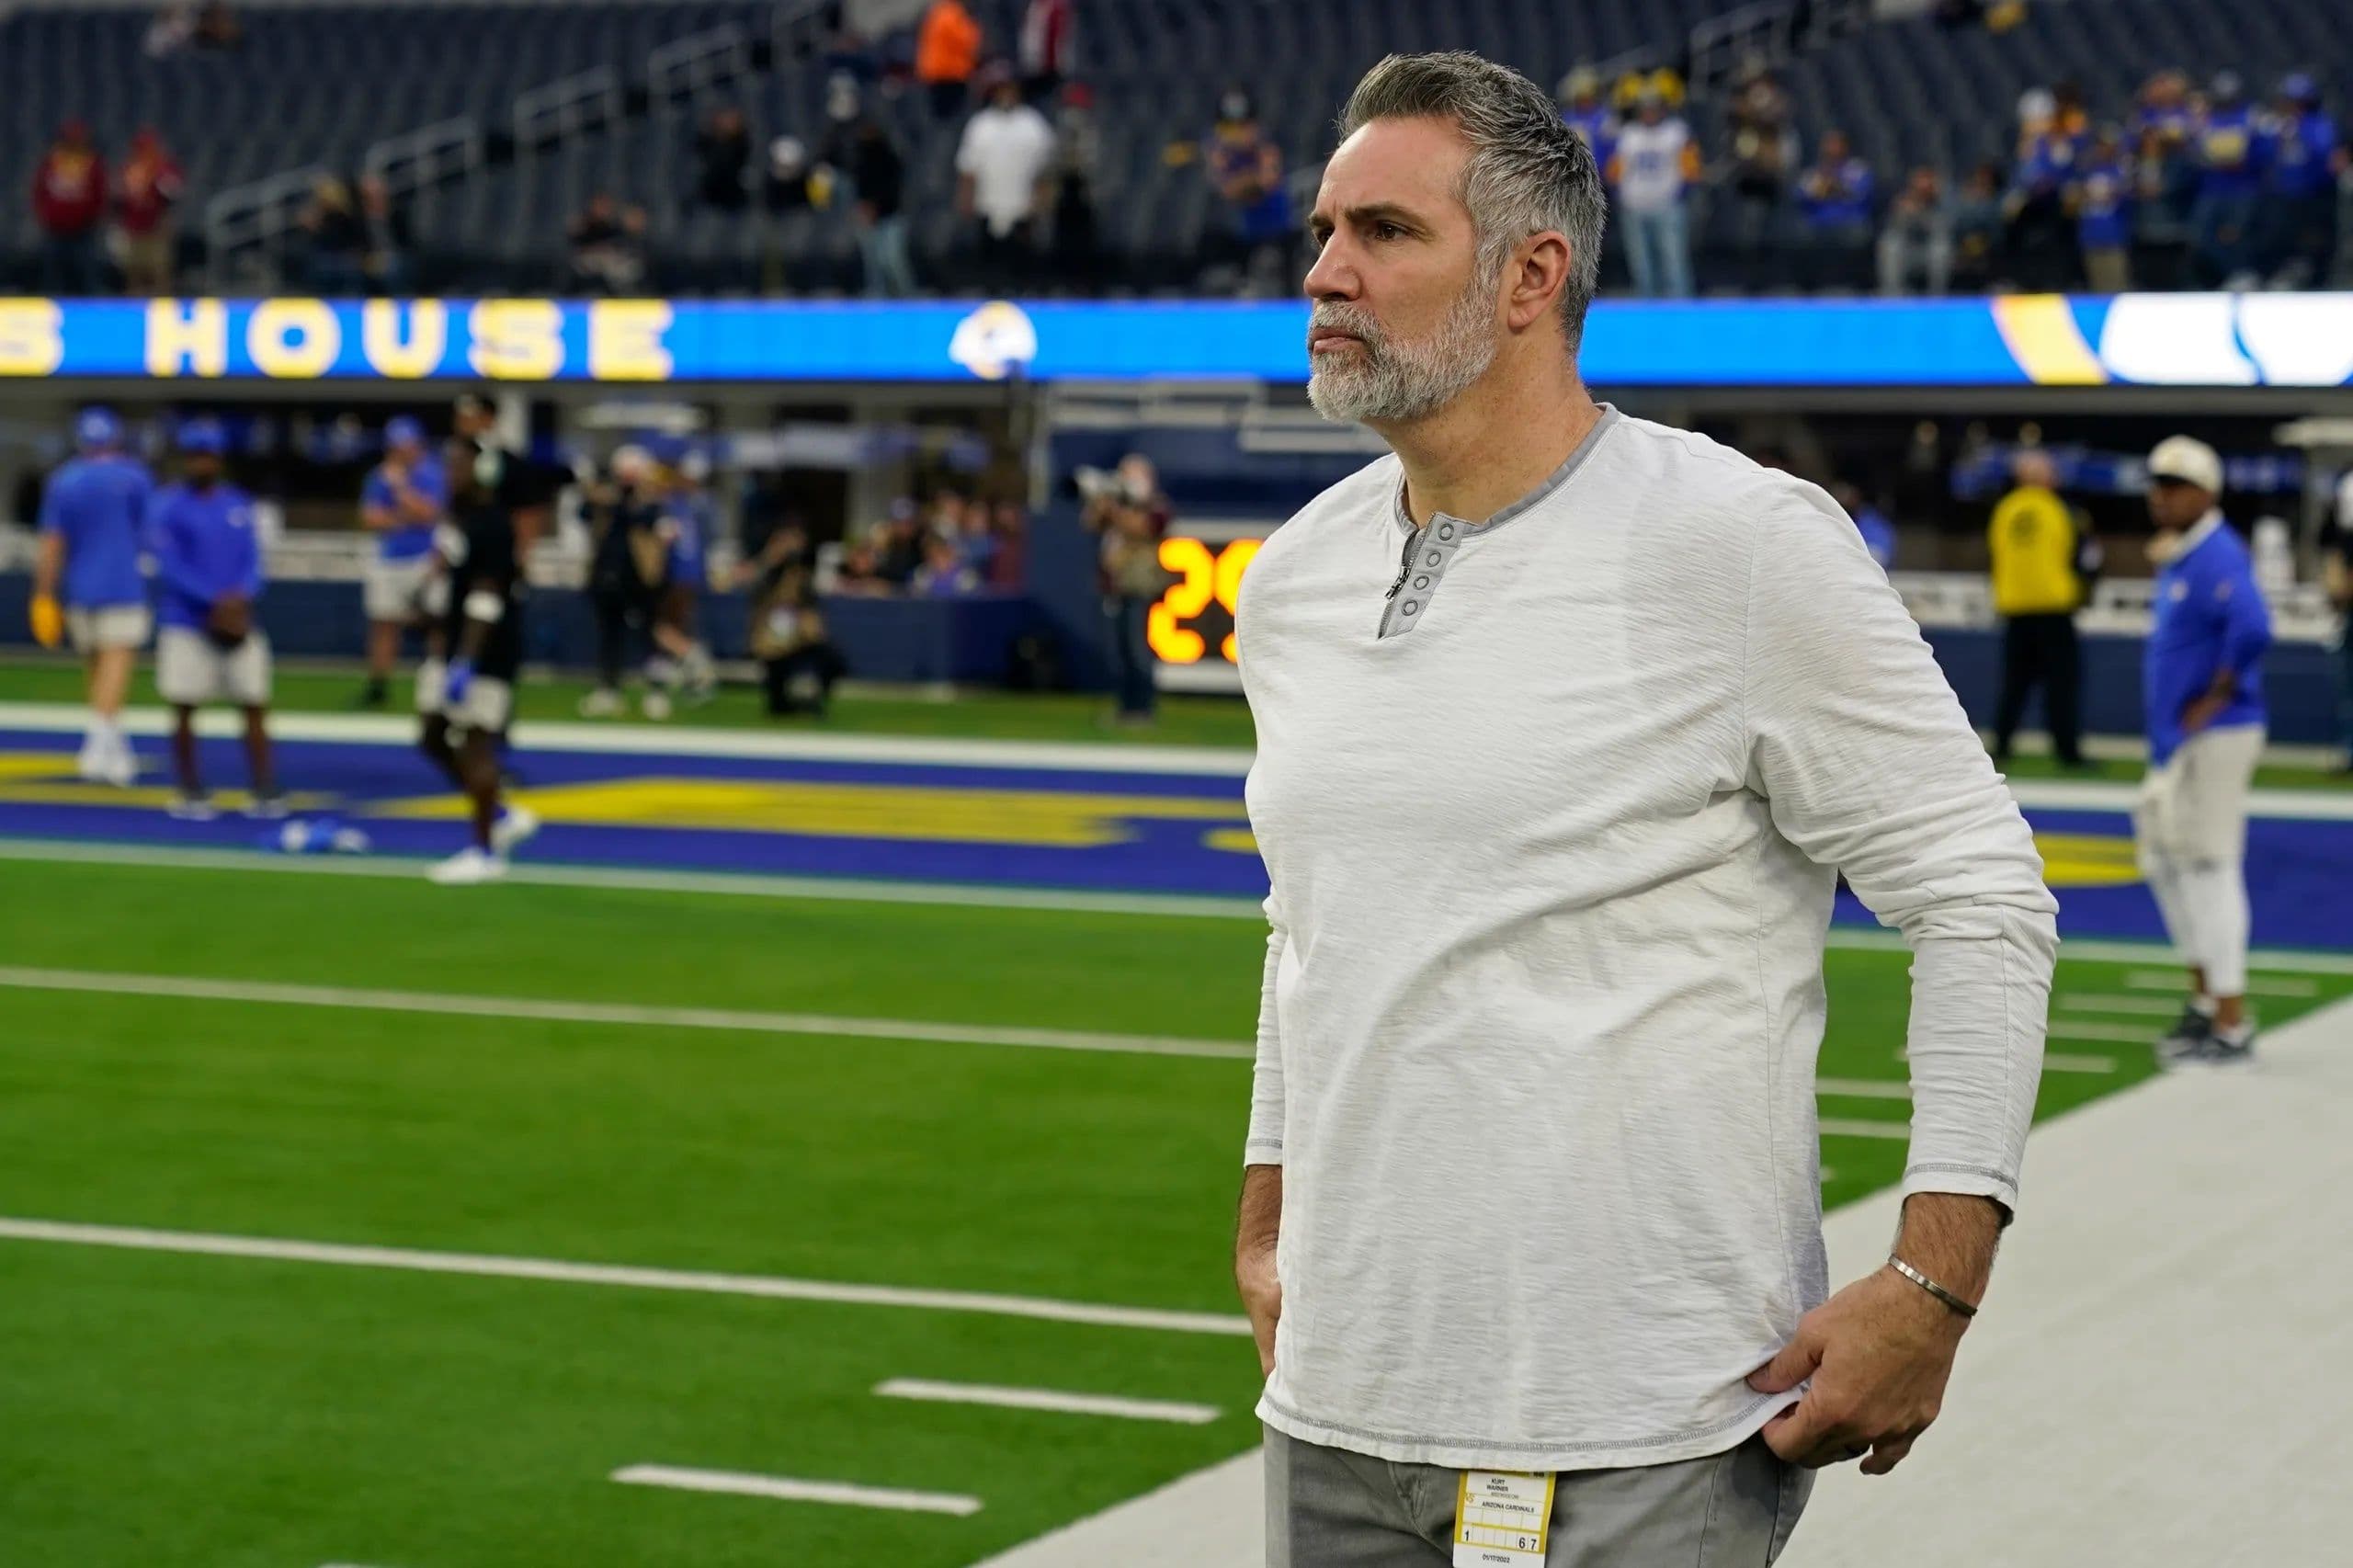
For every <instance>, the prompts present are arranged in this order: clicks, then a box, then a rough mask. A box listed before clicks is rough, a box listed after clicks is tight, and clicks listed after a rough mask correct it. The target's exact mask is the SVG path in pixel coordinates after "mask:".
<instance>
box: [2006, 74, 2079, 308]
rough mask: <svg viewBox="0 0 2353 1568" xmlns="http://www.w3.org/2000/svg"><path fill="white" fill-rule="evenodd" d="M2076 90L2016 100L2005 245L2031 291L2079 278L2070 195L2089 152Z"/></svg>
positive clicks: (2059, 286) (2040, 93)
mask: <svg viewBox="0 0 2353 1568" xmlns="http://www.w3.org/2000/svg"><path fill="white" fill-rule="evenodd" d="M2072 92H2073V89H2071V88H2067V87H2065V86H2064V85H2062V87H2061V88H2060V89H2056V90H2049V91H2046V90H2043V89H2040V88H2038V89H2036V90H2035V91H2032V92H2029V93H2028V94H2027V95H2026V96H2025V97H2023V98H2021V99H2020V100H2019V104H2018V164H2017V167H2016V169H2015V170H2014V171H2013V173H2012V175H2011V177H2010V190H2009V194H2008V196H2007V198H2006V199H2005V202H2004V206H2005V209H2006V212H2007V214H2008V220H2009V221H2008V224H2007V227H2006V231H2005V233H2004V244H2005V246H2006V250H2007V253H2008V259H2009V263H2010V267H2011V269H2012V270H2013V271H2014V272H2015V273H2016V274H2017V276H2018V280H2019V282H2020V283H2021V284H2023V285H2024V286H2025V287H2027V288H2028V289H2031V290H2046V291H2048V290H2058V289H2063V288H2065V287H2067V286H2068V285H2069V284H2070V283H2072V282H2074V281H2075V249H2076V247H2075V223H2074V222H2073V220H2072V219H2071V218H2070V216H2069V214H2068V211H2067V193H2068V189H2069V187H2071V186H2072V185H2073V184H2074V182H2075V176H2076V171H2077V169H2078V167H2079V166H2080V165H2081V162H2082V154H2083V153H2084V151H2085V147H2084V144H2083V142H2082V140H2081V137H2080V133H2079V131H2078V130H2077V126H2076V119H2077V118H2078V116H2079V115H2080V112H2081V111H2080V108H2078V107H2076V106H2075V104H2074V103H2073V102H2072V101H2071V97H2070V95H2071V94H2072Z"/></svg>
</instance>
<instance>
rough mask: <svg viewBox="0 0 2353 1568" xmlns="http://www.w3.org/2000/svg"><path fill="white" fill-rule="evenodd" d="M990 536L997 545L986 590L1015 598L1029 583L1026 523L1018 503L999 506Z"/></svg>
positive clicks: (1027, 527)
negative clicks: (992, 589)
mask: <svg viewBox="0 0 2353 1568" xmlns="http://www.w3.org/2000/svg"><path fill="white" fill-rule="evenodd" d="M989 533H990V536H991V537H992V538H993V539H994V540H995V542H996V551H995V554H994V555H993V556H992V557H991V558H990V562H989V586H990V587H992V588H995V589H996V590H998V591H999V592H1000V593H1008V594H1017V593H1019V592H1020V591H1021V590H1022V589H1023V588H1025V587H1027V586H1029V517H1028V516H1027V515H1026V514H1025V513H1024V512H1023V511H1022V509H1021V503H1020V502H1018V501H1000V502H998V503H997V504H996V506H995V516H994V517H991V519H990V521H989Z"/></svg>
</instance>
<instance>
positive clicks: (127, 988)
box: [0, 965, 1256, 1062]
mask: <svg viewBox="0 0 2353 1568" xmlns="http://www.w3.org/2000/svg"><path fill="white" fill-rule="evenodd" d="M0 990H20V991H70V992H79V993H84V994H98V995H129V996H169V997H176V998H178V999H181V1000H185V1001H199V1002H258V1003H265V1004H269V1005H273V1006H295V1007H339V1008H346V1009H351V1010H356V1011H361V1012H388V1013H434V1014H440V1015H443V1016H447V1017H470V1018H524V1019H530V1020H534V1021H537V1022H542V1023H561V1024H613V1025H634V1026H643V1027H647V1028H670V1029H681V1028H683V1029H728V1030H734V1031H738V1032H742V1033H749V1034H790V1035H822V1036H834V1037H847V1038H855V1039H860V1040H922V1041H927V1042H931V1043H937V1044H944V1045H996V1046H1009V1047H1016V1048H1020V1049H1025V1050H1038V1051H1102V1052H1108V1053H1111V1054H1115V1055H1123V1056H1188V1057H1208V1058H1213V1059H1218V1060H1223V1061H1237V1062H1247V1061H1250V1060H1251V1059H1252V1058H1254V1057H1255V1056H1256V1047H1254V1046H1250V1045H1242V1044H1237V1043H1234V1042H1233V1041H1229V1040H1179V1039H1175V1038H1171V1037H1165V1036H1159V1035H1131V1034H1097V1033H1090V1032H1087V1031H1085V1030H1078V1029H1021V1028H993V1027H988V1026H983V1025H972V1024H943V1023H929V1022H923V1021H919V1020H915V1019H911V1018H858V1017H835V1016H833V1015H831V1014H824V1013H752V1012H734V1011H730V1010H727V1009H723V1008H716V1007H641V1006H630V1005H628V1004H625V1003H618V1002H563V1001H551V1000H546V999H541V998H534V997H526V996H463V995H455V994H446V993H440V992H428V991H374V990H364V989H358V988H349V987H345V986H337V985H278V984H272V983H264V982H258V981H246V980H200V979H195V978H190V977H186V976H179V975H167V974H116V973H111V972H108V971H97V970H72V969H25V968H18V967H16V966H13V965H0Z"/></svg>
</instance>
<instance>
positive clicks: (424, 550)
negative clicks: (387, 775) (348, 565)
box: [358, 414, 449, 708]
mask: <svg viewBox="0 0 2353 1568" xmlns="http://www.w3.org/2000/svg"><path fill="white" fill-rule="evenodd" d="M448 514H449V483H448V481H447V479H446V478H445V477H444V476H443V473H442V471H441V464H440V462H439V461H438V460H437V459H436V458H435V457H434V455H433V454H432V452H431V451H430V450H428V449H427V448H426V441H425V426H422V425H420V424H418V423H417V422H416V421H415V420H414V419H412V418H410V417H409V416H408V415H405V414H404V415H396V416H395V417H393V418H392V419H391V420H388V421H387V422H386V423H385V425H384V460H383V461H382V462H381V463H378V464H377V465H376V466H375V467H374V468H372V469H370V470H369V472H368V480H367V483H366V484H365V485H364V486H362V488H361V490H360V492H359V520H360V522H361V523H362V524H363V525H365V526H366V528H368V531H369V532H370V533H372V534H374V535H375V536H376V555H375V559H373V560H372V561H370V562H369V563H368V575H367V579H366V585H365V588H364V596H365V598H366V603H367V609H368V685H367V687H365V688H364V689H362V690H361V692H360V694H359V701H358V706H359V707H362V708H381V707H382V706H383V705H384V699H385V694H386V689H387V687H388V686H389V684H390V682H391V680H392V665H394V664H395V663H396V662H397V661H398V660H399V658H400V652H401V637H402V634H403V633H404V632H406V631H408V630H409V629H410V628H412V627H423V626H426V625H427V624H428V612H427V607H426V603H425V595H426V584H427V582H428V581H429V580H430V579H431V577H432V575H433V573H434V571H435V569H436V568H435V563H434V556H433V530H434V528H435V527H436V526H438V524H439V523H440V522H441V520H442V519H443V518H444V517H447V516H448Z"/></svg>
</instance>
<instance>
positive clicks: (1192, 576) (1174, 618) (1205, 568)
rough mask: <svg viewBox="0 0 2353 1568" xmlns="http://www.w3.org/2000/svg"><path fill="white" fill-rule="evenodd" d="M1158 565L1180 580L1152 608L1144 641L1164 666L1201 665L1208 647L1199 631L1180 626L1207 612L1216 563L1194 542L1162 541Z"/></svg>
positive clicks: (1205, 547)
mask: <svg viewBox="0 0 2353 1568" xmlns="http://www.w3.org/2000/svg"><path fill="white" fill-rule="evenodd" d="M1160 564H1161V566H1162V567H1163V568H1164V569H1165V570H1167V571H1170V572H1174V573H1176V574H1177V576H1178V577H1179V578H1180V579H1181V581H1178V582H1176V583H1173V584H1171V585H1169V588H1168V591H1167V592H1166V593H1165V594H1163V595H1162V596H1161V597H1160V602H1159V603H1158V604H1156V605H1154V606H1153V607H1152V613H1151V615H1150V616H1149V617H1148V618H1146V619H1145V622H1144V641H1146V642H1149V643H1151V644H1152V651H1153V653H1155V654H1156V655H1158V656H1159V658H1160V660H1161V662H1162V663H1164V664H1170V665H1194V664H1199V663H1200V658H1201V655H1202V654H1203V653H1206V652H1208V650H1209V643H1208V642H1206V641H1205V640H1204V639H1203V638H1202V636H1201V634H1200V633H1199V632H1198V631H1187V630H1186V629H1185V627H1184V626H1183V624H1182V623H1183V622H1185V621H1188V620H1190V619H1193V617H1195V616H1197V615H1199V614H1200V613H1201V611H1203V610H1205V609H1207V608H1210V600H1211V598H1213V597H1217V585H1218V562H1217V558H1216V557H1214V556H1212V555H1211V554H1210V547H1209V546H1208V545H1206V544H1203V543H1202V542H1201V541H1200V540H1197V539H1182V538H1177V539H1164V540H1161V541H1160Z"/></svg>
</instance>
